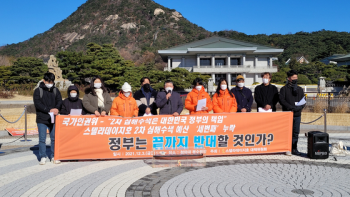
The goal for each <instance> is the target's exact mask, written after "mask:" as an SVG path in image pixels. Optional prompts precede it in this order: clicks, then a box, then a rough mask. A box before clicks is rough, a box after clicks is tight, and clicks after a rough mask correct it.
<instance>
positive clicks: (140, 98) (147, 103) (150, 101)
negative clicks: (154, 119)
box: [134, 88, 158, 116]
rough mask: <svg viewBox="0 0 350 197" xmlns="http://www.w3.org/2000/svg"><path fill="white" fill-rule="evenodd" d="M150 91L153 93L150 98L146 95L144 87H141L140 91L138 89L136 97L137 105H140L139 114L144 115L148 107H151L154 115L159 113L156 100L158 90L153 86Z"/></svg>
mask: <svg viewBox="0 0 350 197" xmlns="http://www.w3.org/2000/svg"><path fill="white" fill-rule="evenodd" d="M150 92H151V94H150V97H149V98H147V97H146V95H145V92H144V91H143V88H141V90H139V91H136V92H135V94H134V99H135V100H136V103H137V106H138V107H139V116H143V115H144V114H145V113H146V109H147V107H149V108H150V109H151V114H152V115H157V104H156V102H155V101H156V98H157V93H158V92H157V91H156V90H154V89H152V88H151V90H150Z"/></svg>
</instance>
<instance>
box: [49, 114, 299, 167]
mask: <svg viewBox="0 0 350 197" xmlns="http://www.w3.org/2000/svg"><path fill="white" fill-rule="evenodd" d="M292 122H293V114H292V112H274V113H224V114H201V115H188V116H177V117H174V116H168V115H160V116H148V117H137V118H120V117H118V116H106V117H95V116H73V117H72V116H62V115H59V116H56V140H55V159H58V160H75V159H113V158H151V157H152V155H153V154H152V151H153V150H166V149H174V148H176V149H177V150H181V151H182V153H184V154H186V153H187V152H186V151H189V150H186V149H189V147H194V149H196V148H198V149H203V148H205V149H206V155H207V156H210V155H235V154H259V153H275V152H286V151H291V141H292V139H291V138H292Z"/></svg>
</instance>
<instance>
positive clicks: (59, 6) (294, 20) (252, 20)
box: [0, 0, 350, 45]
mask: <svg viewBox="0 0 350 197" xmlns="http://www.w3.org/2000/svg"><path fill="white" fill-rule="evenodd" d="M84 2H86V0H7V1H6V0H3V1H1V3H0V7H1V11H0V18H1V21H0V45H4V44H11V43H17V42H22V41H25V40H27V39H29V38H31V37H33V36H35V35H36V34H38V33H43V32H45V31H46V30H48V29H50V28H51V27H52V26H54V25H55V24H56V23H58V22H60V21H62V20H63V19H65V18H67V17H68V16H69V15H70V14H71V13H73V12H74V11H75V10H76V9H77V8H78V7H79V6H80V5H81V4H83V3H84ZM155 2H157V3H159V4H161V5H163V6H165V7H168V8H172V9H176V10H177V11H179V12H180V13H182V14H183V16H184V17H186V18H187V19H188V20H190V21H191V22H193V23H196V24H197V25H199V26H202V27H203V28H205V29H207V30H209V31H220V30H231V29H232V30H235V31H239V32H243V33H246V34H273V33H279V34H287V33H295V32H299V31H306V32H311V31H318V30H321V29H326V30H333V31H346V32H350V25H349V23H350V22H349V21H350V14H349V8H350V1H349V0H333V1H329V0H155Z"/></svg>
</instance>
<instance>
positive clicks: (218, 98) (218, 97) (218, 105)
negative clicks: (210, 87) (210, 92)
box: [213, 79, 237, 113]
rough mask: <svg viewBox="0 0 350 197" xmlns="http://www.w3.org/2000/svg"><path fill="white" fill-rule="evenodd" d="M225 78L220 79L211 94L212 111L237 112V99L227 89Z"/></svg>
mask: <svg viewBox="0 0 350 197" xmlns="http://www.w3.org/2000/svg"><path fill="white" fill-rule="evenodd" d="M227 86H228V84H227V81H226V79H221V80H220V82H219V85H218V88H217V89H216V93H215V94H214V96H213V110H214V113H224V112H227V113H232V112H237V101H236V98H235V95H234V94H233V93H232V92H231V91H229V90H228V88H227Z"/></svg>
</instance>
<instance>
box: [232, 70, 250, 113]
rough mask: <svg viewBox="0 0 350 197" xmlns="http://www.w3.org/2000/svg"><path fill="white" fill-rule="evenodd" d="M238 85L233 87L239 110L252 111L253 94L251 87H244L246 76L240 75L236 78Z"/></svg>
mask: <svg viewBox="0 0 350 197" xmlns="http://www.w3.org/2000/svg"><path fill="white" fill-rule="evenodd" d="M236 84H237V85H236V87H234V88H232V89H231V92H232V93H233V94H234V95H235V97H236V101H237V112H251V110H252V104H253V95H252V91H250V89H248V88H246V87H244V77H243V76H242V75H238V76H237V78H236Z"/></svg>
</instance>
